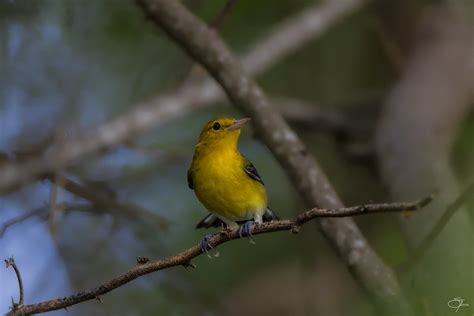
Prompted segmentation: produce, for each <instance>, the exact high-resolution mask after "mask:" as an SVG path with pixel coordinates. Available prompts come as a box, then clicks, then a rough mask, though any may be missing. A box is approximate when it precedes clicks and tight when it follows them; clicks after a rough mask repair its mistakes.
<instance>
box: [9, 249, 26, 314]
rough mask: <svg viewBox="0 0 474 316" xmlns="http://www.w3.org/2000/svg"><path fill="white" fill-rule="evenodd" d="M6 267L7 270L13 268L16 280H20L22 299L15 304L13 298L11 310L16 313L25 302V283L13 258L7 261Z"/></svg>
mask: <svg viewBox="0 0 474 316" xmlns="http://www.w3.org/2000/svg"><path fill="white" fill-rule="evenodd" d="M5 266H6V267H7V268H9V267H12V268H13V270H15V274H16V279H17V280H18V288H19V291H20V298H19V300H18V303H15V302H13V298H12V307H11V310H12V311H13V312H14V311H17V310H18V309H20V308H22V307H23V300H24V298H23V282H22V281H21V274H20V270H19V269H18V267H17V266H16V263H15V260H14V259H13V257H10V258H8V259H5Z"/></svg>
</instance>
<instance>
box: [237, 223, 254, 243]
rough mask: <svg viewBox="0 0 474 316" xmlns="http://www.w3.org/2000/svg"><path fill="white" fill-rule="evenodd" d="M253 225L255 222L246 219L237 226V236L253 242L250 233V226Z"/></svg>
mask: <svg viewBox="0 0 474 316" xmlns="http://www.w3.org/2000/svg"><path fill="white" fill-rule="evenodd" d="M254 225H255V222H254V221H252V220H249V221H246V222H245V223H243V224H242V225H240V228H239V236H240V238H242V237H247V238H248V240H249V241H250V243H252V244H255V241H254V240H253V238H252V237H253V235H252V228H253V226H254Z"/></svg>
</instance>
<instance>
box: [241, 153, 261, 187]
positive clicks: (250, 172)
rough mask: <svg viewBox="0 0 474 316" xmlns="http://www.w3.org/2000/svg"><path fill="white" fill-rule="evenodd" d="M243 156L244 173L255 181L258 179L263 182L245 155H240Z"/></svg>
mask: <svg viewBox="0 0 474 316" xmlns="http://www.w3.org/2000/svg"><path fill="white" fill-rule="evenodd" d="M242 157H244V159H245V163H244V171H245V173H246V174H247V175H248V176H249V177H250V178H252V179H254V180H255V181H258V182H260V183H261V184H263V181H262V178H261V177H260V175H259V174H258V171H257V169H256V168H255V166H254V165H253V164H252V163H251V162H250V161H249V160H248V159H247V158H246V157H245V156H242Z"/></svg>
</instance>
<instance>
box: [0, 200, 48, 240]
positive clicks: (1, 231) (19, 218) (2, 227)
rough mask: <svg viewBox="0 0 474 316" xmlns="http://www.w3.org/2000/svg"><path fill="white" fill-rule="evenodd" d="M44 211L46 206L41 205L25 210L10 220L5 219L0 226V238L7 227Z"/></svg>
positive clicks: (39, 214)
mask: <svg viewBox="0 0 474 316" xmlns="http://www.w3.org/2000/svg"><path fill="white" fill-rule="evenodd" d="M46 213H47V206H42V207H39V208H36V209H34V210H31V211H29V212H26V213H25V214H22V215H20V216H18V217H14V218H12V219H11V220H8V221H6V222H5V223H3V224H2V226H1V228H0V238H1V237H3V234H5V232H6V231H7V229H9V228H10V227H11V226H13V225H16V224H18V223H21V222H23V221H25V220H27V219H30V218H31V217H34V216H41V215H46Z"/></svg>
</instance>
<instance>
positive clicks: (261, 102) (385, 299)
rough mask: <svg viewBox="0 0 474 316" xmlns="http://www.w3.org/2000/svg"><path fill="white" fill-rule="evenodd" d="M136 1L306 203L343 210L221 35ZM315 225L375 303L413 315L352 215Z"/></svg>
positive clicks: (183, 13)
mask: <svg viewBox="0 0 474 316" xmlns="http://www.w3.org/2000/svg"><path fill="white" fill-rule="evenodd" d="M337 2H343V1H337ZM349 2H350V1H349ZM138 3H139V4H140V5H141V6H142V8H143V9H144V11H145V12H146V14H147V16H149V17H151V18H152V19H153V21H154V22H155V23H156V24H157V25H158V26H160V27H161V28H163V29H164V30H165V32H166V33H168V35H169V36H170V37H171V38H172V39H173V40H175V41H176V43H177V44H179V45H180V46H181V47H182V48H183V49H184V50H185V51H186V52H187V53H188V54H189V55H190V56H191V57H193V58H194V59H195V60H196V61H197V62H199V63H200V64H201V65H203V66H204V68H206V69H207V71H208V72H209V73H210V74H211V75H212V76H213V78H214V79H215V80H216V81H217V82H219V84H220V85H221V86H222V88H223V89H224V90H225V92H226V93H227V96H228V97H229V98H230V99H231V101H232V103H233V104H234V105H235V106H237V107H238V108H240V109H241V110H243V111H244V112H245V113H246V115H249V116H250V117H251V118H252V119H253V123H254V127H255V130H256V132H257V134H258V136H260V138H261V139H262V141H263V142H264V143H265V144H266V145H267V146H268V148H269V149H270V150H271V151H272V153H273V154H274V156H275V157H276V158H277V159H278V161H279V162H280V164H281V165H282V166H283V169H284V170H285V171H286V172H287V174H288V175H289V177H290V179H291V180H292V181H293V183H294V185H295V187H296V189H297V190H298V191H299V193H300V194H301V195H302V197H303V198H304V200H305V202H306V203H307V204H308V205H320V206H324V207H328V208H341V207H342V206H343V205H342V202H341V201H340V199H339V197H338V195H337V193H336V192H335V191H334V189H333V188H332V186H331V184H330V182H329V181H328V179H327V177H326V175H325V174H324V172H323V171H322V170H321V168H320V167H319V164H318V163H317V161H316V160H315V159H314V157H313V156H312V155H311V154H310V153H309V152H308V150H307V148H306V146H305V145H304V144H303V143H302V142H301V140H300V139H299V138H298V136H297V135H296V134H295V132H294V131H292V130H291V129H290V128H289V126H288V124H287V123H286V122H285V120H284V119H283V118H282V116H281V115H280V114H279V113H278V111H276V110H275V109H274V108H273V107H272V106H271V105H270V102H269V100H268V98H267V97H266V96H265V94H264V92H263V91H262V90H261V88H260V87H259V86H258V85H257V84H256V82H255V81H254V80H253V79H252V78H251V77H249V76H248V75H247V73H246V72H245V71H244V68H243V66H242V65H241V64H240V63H239V61H238V60H237V59H236V58H235V57H234V56H233V55H232V53H231V52H230V51H229V49H228V48H227V46H226V45H225V43H224V42H223V41H222V40H221V38H220V37H219V36H218V35H217V34H216V33H215V32H213V31H212V30H210V29H209V28H208V27H207V25H206V24H205V23H203V22H202V21H200V20H199V19H198V18H196V17H195V16H194V15H193V14H192V13H191V12H189V11H188V10H187V9H186V8H185V7H184V6H183V5H182V4H181V3H180V2H178V1H173V0H154V1H153V0H140V1H138ZM319 224H320V225H319V227H320V229H321V231H322V232H323V233H324V235H325V236H326V237H327V239H328V240H329V241H330V243H331V244H332V246H333V247H334V249H335V250H336V251H337V253H338V254H339V256H340V257H341V259H342V260H343V261H344V263H345V264H346V266H347V267H348V268H349V270H350V272H352V274H353V276H354V279H355V280H356V281H357V282H358V284H359V285H360V286H361V287H362V289H364V290H365V293H367V294H369V297H370V298H371V299H372V300H373V301H374V302H375V303H376V305H377V307H379V308H380V309H381V310H383V311H384V312H386V313H391V314H395V315H410V314H412V311H411V307H410V306H409V305H408V303H407V301H406V300H405V298H404V296H403V293H402V292H401V289H400V285H399V283H398V280H397V279H396V276H395V273H394V271H392V270H391V269H390V268H389V267H388V266H387V265H386V264H385V263H384V262H383V261H382V259H381V258H380V257H379V256H378V255H377V254H376V253H375V252H374V250H373V249H372V248H371V247H370V245H369V243H368V242H367V240H366V239H365V237H364V236H363V234H362V233H361V232H360V230H359V228H358V227H357V225H356V224H355V222H354V221H353V220H352V219H350V218H344V219H334V218H327V219H321V220H320V221H319Z"/></svg>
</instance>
